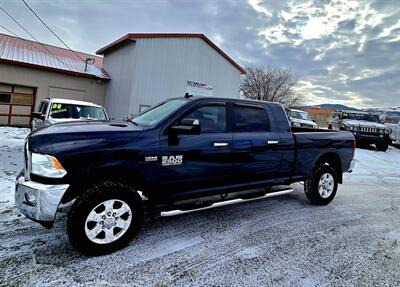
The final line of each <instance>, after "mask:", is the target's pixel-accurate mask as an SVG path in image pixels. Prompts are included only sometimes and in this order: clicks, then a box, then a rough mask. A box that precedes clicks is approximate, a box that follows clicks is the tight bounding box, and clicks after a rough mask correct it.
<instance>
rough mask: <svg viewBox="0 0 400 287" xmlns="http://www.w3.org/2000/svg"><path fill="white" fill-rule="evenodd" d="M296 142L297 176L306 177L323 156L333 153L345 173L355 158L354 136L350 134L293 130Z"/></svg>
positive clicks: (295, 167)
mask: <svg viewBox="0 0 400 287" xmlns="http://www.w3.org/2000/svg"><path fill="white" fill-rule="evenodd" d="M291 130H292V133H293V138H294V141H295V147H296V150H295V161H294V162H295V166H294V172H293V174H294V175H295V176H300V177H301V176H306V175H307V174H308V173H309V172H310V171H311V169H312V168H313V167H314V166H315V163H316V161H317V160H318V159H319V158H320V156H322V155H323V154H327V153H331V154H332V156H335V155H336V156H337V160H338V162H339V164H340V166H341V169H342V170H343V171H347V170H348V168H349V166H350V163H351V160H352V158H353V145H354V136H353V135H352V134H351V133H349V132H342V131H334V130H328V129H307V128H298V127H293V128H291Z"/></svg>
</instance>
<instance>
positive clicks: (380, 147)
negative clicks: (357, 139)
mask: <svg viewBox="0 0 400 287" xmlns="http://www.w3.org/2000/svg"><path fill="white" fill-rule="evenodd" d="M388 148H389V144H388V142H387V141H381V142H377V143H376V150H377V151H383V152H385V151H387V149H388Z"/></svg>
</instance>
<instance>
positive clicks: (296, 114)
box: [290, 111, 311, 121]
mask: <svg viewBox="0 0 400 287" xmlns="http://www.w3.org/2000/svg"><path fill="white" fill-rule="evenodd" d="M290 116H291V117H292V118H295V119H300V120H307V121H311V117H310V115H309V114H308V113H306V112H298V111H291V112H290Z"/></svg>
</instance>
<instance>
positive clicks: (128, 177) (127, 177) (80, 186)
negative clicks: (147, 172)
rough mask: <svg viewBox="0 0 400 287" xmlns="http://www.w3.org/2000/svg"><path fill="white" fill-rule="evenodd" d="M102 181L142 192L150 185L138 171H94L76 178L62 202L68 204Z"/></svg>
mask: <svg viewBox="0 0 400 287" xmlns="http://www.w3.org/2000/svg"><path fill="white" fill-rule="evenodd" d="M100 181H115V182H123V183H125V184H127V185H129V186H132V187H133V188H135V189H137V190H141V191H143V190H147V188H148V184H147V181H146V180H145V177H144V176H143V175H142V174H141V173H139V172H137V171H132V170H123V169H116V168H110V169H102V170H94V171H91V172H90V173H88V174H82V175H80V176H79V177H78V178H74V179H73V183H72V184H71V185H70V187H69V188H68V190H67V192H66V193H65V194H64V196H63V198H62V199H61V202H62V203H67V202H69V201H71V200H73V199H75V198H76V197H78V196H79V195H80V194H81V193H82V191H84V190H85V189H86V188H87V187H89V186H90V185H92V184H94V183H96V182H100Z"/></svg>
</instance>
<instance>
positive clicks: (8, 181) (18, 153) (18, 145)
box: [0, 127, 30, 212]
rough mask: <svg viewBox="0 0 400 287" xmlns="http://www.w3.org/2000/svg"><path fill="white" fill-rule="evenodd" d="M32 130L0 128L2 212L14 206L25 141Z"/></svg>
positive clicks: (0, 207) (0, 201)
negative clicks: (16, 178) (15, 184)
mask: <svg viewBox="0 0 400 287" xmlns="http://www.w3.org/2000/svg"><path fill="white" fill-rule="evenodd" d="M29 132H30V129H24V128H13V127H0V212H1V211H2V210H3V209H6V210H9V209H10V206H12V205H13V204H14V182H15V177H16V176H17V173H18V171H19V170H21V169H22V167H23V147H24V140H25V137H26V136H27V134H28V133H29Z"/></svg>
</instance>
